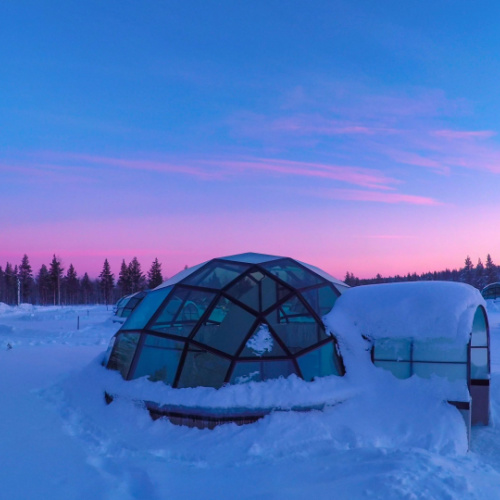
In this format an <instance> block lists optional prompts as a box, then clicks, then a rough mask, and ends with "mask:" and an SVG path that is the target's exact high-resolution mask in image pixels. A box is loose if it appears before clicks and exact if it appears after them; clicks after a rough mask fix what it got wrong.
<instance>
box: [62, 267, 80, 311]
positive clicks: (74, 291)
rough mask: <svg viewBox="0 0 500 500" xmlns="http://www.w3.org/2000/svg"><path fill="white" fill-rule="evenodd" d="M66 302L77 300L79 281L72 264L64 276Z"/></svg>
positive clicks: (74, 302) (72, 302)
mask: <svg viewBox="0 0 500 500" xmlns="http://www.w3.org/2000/svg"><path fill="white" fill-rule="evenodd" d="M64 282H65V288H66V296H67V302H68V303H69V304H76V303H77V302H78V292H79V288H80V282H79V281H78V275H77V273H76V270H75V268H74V266H73V264H70V265H69V267H68V271H67V272H66V276H65V278H64Z"/></svg>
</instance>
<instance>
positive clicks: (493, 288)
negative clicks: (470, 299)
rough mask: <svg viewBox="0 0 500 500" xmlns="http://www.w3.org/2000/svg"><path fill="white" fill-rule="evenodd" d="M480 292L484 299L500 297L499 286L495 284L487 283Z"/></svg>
mask: <svg viewBox="0 0 500 500" xmlns="http://www.w3.org/2000/svg"><path fill="white" fill-rule="evenodd" d="M481 294H482V296H483V298H485V299H496V298H497V297H500V286H498V285H497V284H494V285H488V286H487V287H486V288H484V289H483V291H482V292H481Z"/></svg>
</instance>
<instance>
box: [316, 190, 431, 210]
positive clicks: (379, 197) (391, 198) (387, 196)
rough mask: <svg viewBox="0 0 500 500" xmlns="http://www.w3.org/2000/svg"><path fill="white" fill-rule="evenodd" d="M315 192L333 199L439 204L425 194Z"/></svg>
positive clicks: (352, 191)
mask: <svg viewBox="0 0 500 500" xmlns="http://www.w3.org/2000/svg"><path fill="white" fill-rule="evenodd" d="M317 194H320V195H323V196H325V197H328V198H332V199H335V200H350V201H368V202H378V203H390V204H397V203H406V204H410V205H426V206H435V205H441V202H439V201H437V200H435V199H433V198H428V197H425V196H416V195H411V194H402V193H387V192H380V191H362V190H358V189H332V190H321V191H319V192H318V193H317Z"/></svg>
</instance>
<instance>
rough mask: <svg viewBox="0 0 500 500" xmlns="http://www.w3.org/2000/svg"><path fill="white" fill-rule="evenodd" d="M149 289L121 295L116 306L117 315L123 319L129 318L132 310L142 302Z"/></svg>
mask: <svg viewBox="0 0 500 500" xmlns="http://www.w3.org/2000/svg"><path fill="white" fill-rule="evenodd" d="M148 291H149V290H141V291H139V292H135V293H131V294H129V295H125V296H123V297H121V298H120V300H119V301H118V302H117V303H116V306H115V316H116V317H117V318H120V320H122V321H124V320H125V318H128V317H129V316H130V314H131V313H132V311H133V310H134V309H135V308H136V307H137V306H138V305H139V304H140V303H141V301H142V299H143V298H144V297H145V296H146V294H147V293H148Z"/></svg>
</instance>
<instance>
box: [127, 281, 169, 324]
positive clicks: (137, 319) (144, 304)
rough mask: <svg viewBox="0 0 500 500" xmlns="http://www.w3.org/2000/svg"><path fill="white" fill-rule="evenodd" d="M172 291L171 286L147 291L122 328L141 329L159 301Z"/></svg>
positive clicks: (158, 304)
mask: <svg viewBox="0 0 500 500" xmlns="http://www.w3.org/2000/svg"><path fill="white" fill-rule="evenodd" d="M171 291H172V287H170V286H168V287H165V288H161V289H160V290H154V291H153V292H150V293H148V294H147V295H146V296H145V297H144V299H143V300H142V301H141V303H140V304H139V305H138V306H137V307H136V308H135V309H134V310H133V311H132V314H131V315H130V316H129V318H128V319H127V321H125V323H124V325H123V326H122V328H121V329H122V330H141V329H143V328H144V327H145V326H146V324H147V323H148V322H149V320H150V319H151V316H153V314H154V313H155V312H156V310H157V309H158V307H160V305H161V303H162V302H163V301H164V300H165V299H166V297H167V296H168V294H169V293H170V292H171Z"/></svg>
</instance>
